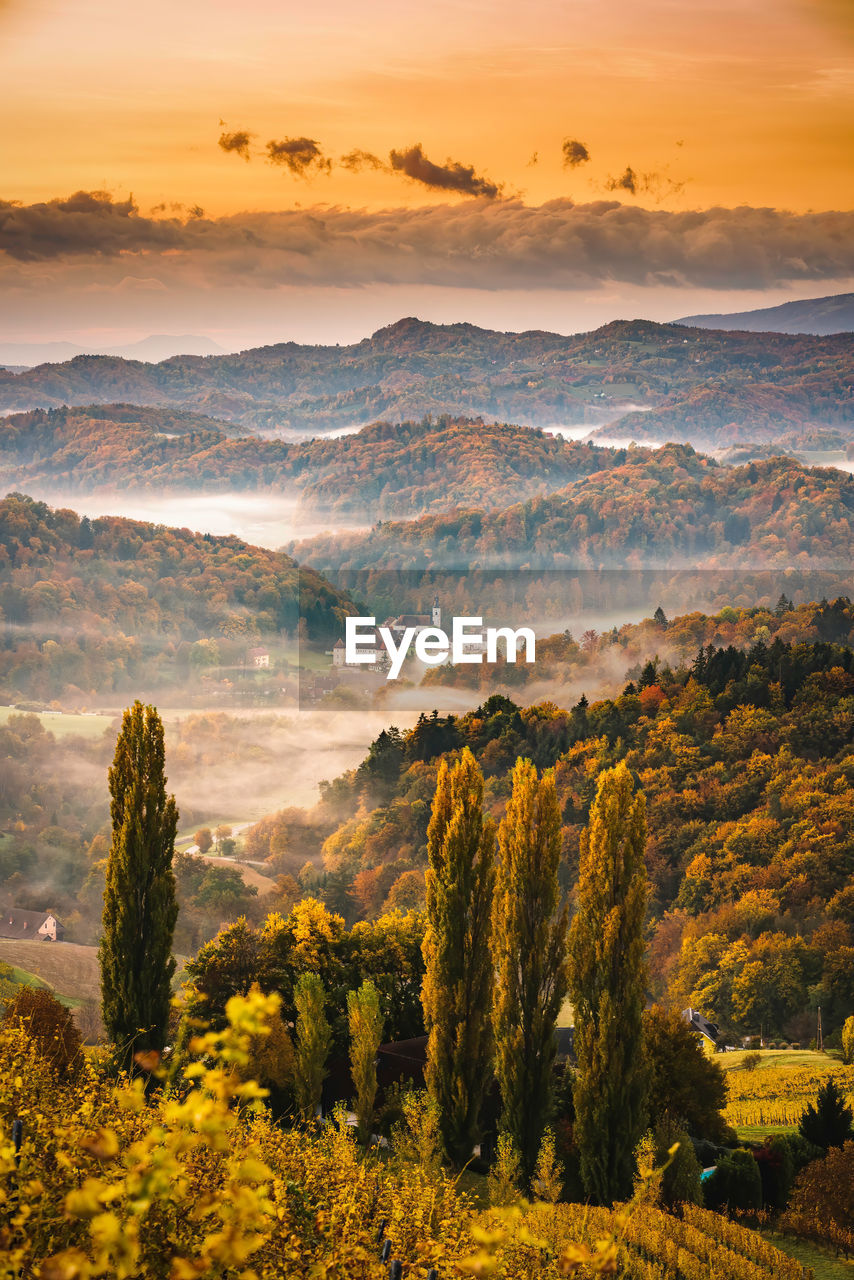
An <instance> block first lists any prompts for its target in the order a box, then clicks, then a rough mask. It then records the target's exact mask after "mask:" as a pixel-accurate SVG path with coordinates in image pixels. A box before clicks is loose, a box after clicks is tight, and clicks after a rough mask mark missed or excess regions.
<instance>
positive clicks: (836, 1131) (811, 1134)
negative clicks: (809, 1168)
mask: <svg viewBox="0 0 854 1280" xmlns="http://www.w3.org/2000/svg"><path fill="white" fill-rule="evenodd" d="M798 1128H799V1129H800V1131H801V1136H802V1137H804V1138H806V1140H807V1142H811V1143H812V1144H813V1146H816V1147H823V1148H824V1150H825V1151H827V1150H828V1148H830V1147H841V1146H843V1145H844V1144H845V1143H846V1142H849V1141H850V1140H851V1138H852V1137H854V1113H852V1110H851V1108H850V1107H849V1106H848V1105H847V1103H846V1101H845V1094H844V1092H843V1091H842V1089H840V1087H839V1085H838V1084H837V1083H836V1081H835V1080H832V1079H831V1080H827V1081H826V1082H825V1083H824V1084H823V1085H822V1086H821V1088H820V1089H819V1091H818V1095H817V1096H816V1100H815V1104H813V1103H810V1104H809V1105H808V1106H807V1107H806V1109H805V1111H804V1113H803V1115H802V1116H801V1119H800V1124H799V1126H798Z"/></svg>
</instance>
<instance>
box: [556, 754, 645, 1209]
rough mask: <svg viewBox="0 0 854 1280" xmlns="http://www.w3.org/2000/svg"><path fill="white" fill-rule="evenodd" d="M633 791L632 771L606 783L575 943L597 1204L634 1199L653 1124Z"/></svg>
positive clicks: (585, 1143)
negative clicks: (640, 1154)
mask: <svg viewBox="0 0 854 1280" xmlns="http://www.w3.org/2000/svg"><path fill="white" fill-rule="evenodd" d="M633 792H634V787H633V783H632V777H631V774H630V773H629V770H628V768H627V766H626V764H625V763H620V764H619V765H618V766H617V767H616V769H609V770H606V771H605V772H604V773H603V774H602V775H601V777H600V779H599V786H598V790H597V793H596V799H595V801H594V803H593V806H592V808H591V810H590V823H589V826H588V827H587V828H586V830H585V831H584V833H583V834H582V838H581V863H580V874H579V882H578V901H577V906H578V910H577V914H576V915H575V918H574V919H573V922H572V928H571V929H570V938H569V975H570V976H569V998H570V1000H571V1002H572V1005H573V1009H574V1013H575V1054H576V1058H577V1060H578V1070H577V1072H576V1076H575V1088H574V1101H575V1135H576V1141H577V1143H578V1147H579V1155H580V1163H581V1176H582V1180H583V1183H584V1189H585V1192H586V1194H587V1195H588V1196H589V1198H590V1199H591V1200H593V1201H594V1202H596V1203H598V1204H611V1203H612V1202H613V1201H614V1200H619V1199H626V1198H628V1197H629V1196H630V1195H631V1193H632V1175H633V1152H634V1149H635V1146H636V1145H637V1143H638V1141H639V1140H640V1137H641V1135H642V1134H643V1132H644V1128H645V1125H646V1100H647V1089H648V1083H647V1081H648V1073H647V1067H646V1063H645V1060H644V1052H643V1024H642V1014H643V1007H644V999H645V993H646V964H645V961H644V939H643V923H644V912H645V909H646V901H647V877H646V867H645V865H644V848H645V845H646V816H645V814H646V810H645V802H644V797H643V795H642V794H638V795H637V796H635V795H634V794H633Z"/></svg>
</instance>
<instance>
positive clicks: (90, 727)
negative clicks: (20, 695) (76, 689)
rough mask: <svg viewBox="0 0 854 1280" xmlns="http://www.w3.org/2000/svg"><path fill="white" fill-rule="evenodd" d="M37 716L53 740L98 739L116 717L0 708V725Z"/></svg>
mask: <svg viewBox="0 0 854 1280" xmlns="http://www.w3.org/2000/svg"><path fill="white" fill-rule="evenodd" d="M20 715H37V716H38V718H39V720H40V721H41V722H42V724H43V725H44V727H45V729H47V731H48V732H49V733H52V734H53V735H54V737H55V738H70V737H77V738H100V737H102V736H103V734H104V733H105V731H106V730H107V729H111V728H112V727H113V726H114V725H115V723H116V717H113V716H104V715H74V714H72V713H70V712H69V713H66V712H62V713H58V712H52V711H33V712H27V711H20V710H18V708H17V707H0V725H2V724H8V722H9V719H10V717H11V716H20Z"/></svg>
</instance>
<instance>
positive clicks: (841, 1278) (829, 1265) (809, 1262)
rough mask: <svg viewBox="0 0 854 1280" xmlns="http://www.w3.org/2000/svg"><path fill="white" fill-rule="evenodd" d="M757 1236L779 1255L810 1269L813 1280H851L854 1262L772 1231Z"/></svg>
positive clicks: (853, 1274)
mask: <svg viewBox="0 0 854 1280" xmlns="http://www.w3.org/2000/svg"><path fill="white" fill-rule="evenodd" d="M759 1234H760V1235H762V1236H764V1237H765V1239H766V1240H770V1242H771V1244H773V1245H774V1247H775V1248H776V1249H779V1250H780V1252H781V1253H787V1254H788V1255H789V1257H790V1258H795V1259H797V1261H798V1262H800V1263H801V1265H802V1266H805V1267H811V1268H812V1270H813V1272H814V1274H815V1280H851V1278H852V1276H854V1262H846V1261H845V1259H844V1258H834V1257H833V1255H832V1254H830V1253H822V1251H821V1250H820V1249H818V1248H816V1246H815V1245H814V1244H807V1242H806V1241H805V1240H795V1239H794V1237H792V1236H782V1235H778V1234H777V1233H776V1232H772V1231H761V1232H760V1233H759Z"/></svg>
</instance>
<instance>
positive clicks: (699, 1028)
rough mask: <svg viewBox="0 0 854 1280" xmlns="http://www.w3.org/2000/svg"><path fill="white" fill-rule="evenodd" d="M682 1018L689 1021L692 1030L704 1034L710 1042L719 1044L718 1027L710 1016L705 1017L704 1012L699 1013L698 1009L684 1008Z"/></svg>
mask: <svg viewBox="0 0 854 1280" xmlns="http://www.w3.org/2000/svg"><path fill="white" fill-rule="evenodd" d="M682 1020H683V1021H684V1022H687V1023H688V1026H689V1027H690V1028H691V1030H692V1031H696V1032H697V1033H698V1035H701V1036H703V1037H704V1038H705V1039H706V1040H708V1041H709V1042H710V1044H712V1045H715V1046H717V1043H718V1029H717V1027H716V1026H715V1024H714V1022H709V1019H708V1018H704V1017H703V1015H702V1013H698V1012H697V1010H696V1009H683V1010H682Z"/></svg>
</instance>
